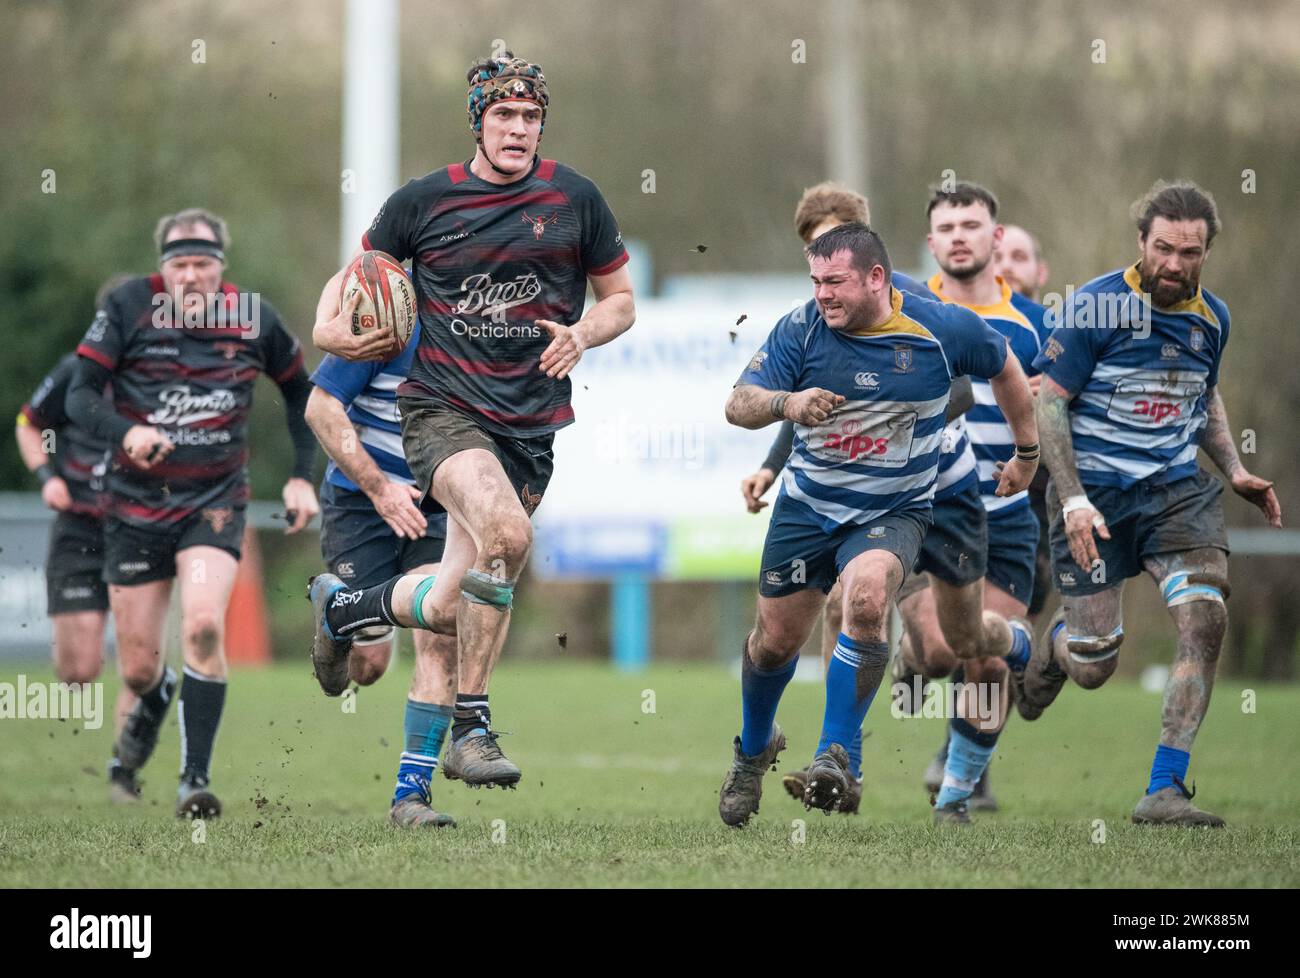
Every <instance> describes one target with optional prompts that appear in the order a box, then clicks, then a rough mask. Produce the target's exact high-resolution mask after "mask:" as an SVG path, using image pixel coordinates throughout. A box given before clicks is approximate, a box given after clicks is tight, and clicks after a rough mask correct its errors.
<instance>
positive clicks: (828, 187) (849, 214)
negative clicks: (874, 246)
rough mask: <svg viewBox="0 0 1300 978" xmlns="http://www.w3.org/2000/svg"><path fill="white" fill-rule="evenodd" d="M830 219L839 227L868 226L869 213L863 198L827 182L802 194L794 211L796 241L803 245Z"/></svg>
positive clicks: (841, 186) (836, 184)
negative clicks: (855, 224)
mask: <svg viewBox="0 0 1300 978" xmlns="http://www.w3.org/2000/svg"><path fill="white" fill-rule="evenodd" d="M830 219H834V220H837V221H839V222H840V223H841V224H848V223H850V222H851V221H857V222H859V223H861V224H870V223H871V211H870V209H869V208H868V207H867V198H866V197H863V196H862V194H860V193H858V192H857V191H854V190H850V189H849V188H848V187H845V186H844V185H842V184H838V183H833V182H831V181H827V182H825V183H819V184H817V185H816V186H815V187H809V188H808V189H807V190H805V191H804V192H803V196H802V197H800V198H799V204H798V206H797V207H795V209H794V229H795V231H796V233H798V235H799V237H800V239H801V240H802V241H803V242H804V243H805V244H807V243H808V242H809V241H810V240H811V238H812V233H813V229H814V228H815V227H817V225H819V224H821V223H822V222H824V221H827V220H830Z"/></svg>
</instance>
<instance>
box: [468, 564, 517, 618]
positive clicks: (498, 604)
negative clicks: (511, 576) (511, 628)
mask: <svg viewBox="0 0 1300 978" xmlns="http://www.w3.org/2000/svg"><path fill="white" fill-rule="evenodd" d="M460 593H461V596H462V597H464V598H465V600H466V601H472V602H474V603H475V604H486V605H490V606H491V607H494V608H496V609H497V610H499V611H509V610H510V606H511V604H512V603H513V602H514V598H515V582H514V581H511V580H507V579H506V578H504V577H495V576H493V575H492V574H485V573H484V572H483V571H481V570H474V569H473V568H471V569H470V570H467V571H466V572H465V576H464V577H462V578H461V579H460Z"/></svg>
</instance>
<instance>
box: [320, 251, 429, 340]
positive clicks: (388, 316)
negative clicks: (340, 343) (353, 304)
mask: <svg viewBox="0 0 1300 978" xmlns="http://www.w3.org/2000/svg"><path fill="white" fill-rule="evenodd" d="M357 292H360V293H361V301H360V302H358V303H357V308H356V309H355V310H354V311H353V313H352V332H353V334H354V335H356V336H360V335H362V334H363V333H369V332H372V331H374V330H376V329H385V328H387V327H388V326H390V325H391V326H392V327H393V345H392V348H391V349H390V350H389V352H388V358H389V359H391V358H392V357H395V356H397V355H398V354H399V353H401V352H402V351H403V350H404V349H406V344H407V343H408V342H410V339H411V334H412V333H414V332H415V324H416V321H417V315H416V311H415V286H414V285H413V284H412V282H411V279H410V276H408V275H407V274H406V269H404V268H402V265H401V262H399V261H398V260H397V259H396V258H394V257H393V256H392V255H387V254H384V252H382V251H363V252H362V253H361V254H359V255H357V257H356V258H355V259H354V260H353V262H352V264H350V265H349V266H348V268H347V271H346V272H344V273H343V288H342V292H341V293H340V295H339V301H340V302H341V303H344V304H346V303H347V302H348V300H350V299H351V298H352V296H353V295H354V294H356V293H357Z"/></svg>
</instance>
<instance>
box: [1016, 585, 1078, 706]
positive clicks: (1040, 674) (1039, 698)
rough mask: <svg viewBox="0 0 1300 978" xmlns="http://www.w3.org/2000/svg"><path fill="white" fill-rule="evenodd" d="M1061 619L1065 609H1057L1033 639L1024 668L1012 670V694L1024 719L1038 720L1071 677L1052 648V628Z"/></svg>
mask: <svg viewBox="0 0 1300 978" xmlns="http://www.w3.org/2000/svg"><path fill="white" fill-rule="evenodd" d="M1062 621H1065V610H1064V609H1057V612H1056V614H1055V615H1053V616H1052V621H1051V623H1050V624H1049V625H1048V626H1047V631H1046V632H1044V633H1043V636H1042V638H1041V639H1039V640H1038V641H1037V642H1035V643H1034V650H1033V652H1032V653H1030V656H1029V664H1028V665H1027V666H1025V669H1024V671H1023V672H1016V671H1015V670H1014V669H1013V670H1011V695H1012V698H1013V699H1014V700H1015V701H1016V711H1017V712H1018V713H1019V714H1020V716H1021V717H1022V718H1023V719H1025V720H1037V719H1038V718H1039V717H1040V716H1042V715H1043V711H1044V710H1045V709H1047V708H1048V707H1049V706H1051V705H1052V701H1053V700H1054V699H1056V696H1057V694H1058V693H1060V691H1061V689H1062V688H1063V687H1064V686H1065V681H1066V680H1067V679H1069V678H1070V677H1069V676H1068V675H1067V674H1066V672H1065V670H1064V669H1062V668H1061V667H1060V665H1059V664H1058V663H1057V661H1056V656H1055V654H1054V653H1053V651H1052V645H1053V642H1052V630H1053V629H1054V628H1056V624H1057V622H1062Z"/></svg>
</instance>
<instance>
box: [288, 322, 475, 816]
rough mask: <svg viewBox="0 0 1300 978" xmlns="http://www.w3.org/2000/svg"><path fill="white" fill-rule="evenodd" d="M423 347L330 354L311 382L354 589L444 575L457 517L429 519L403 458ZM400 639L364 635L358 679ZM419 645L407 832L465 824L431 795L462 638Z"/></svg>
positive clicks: (326, 544)
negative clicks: (411, 384)
mask: <svg viewBox="0 0 1300 978" xmlns="http://www.w3.org/2000/svg"><path fill="white" fill-rule="evenodd" d="M417 329H418V327H417ZM415 348H416V342H415V341H414V338H413V341H412V342H410V343H408V344H407V345H406V348H405V349H404V350H403V351H402V352H401V354H399V355H398V356H396V357H394V358H393V359H392V360H389V361H387V362H380V361H366V362H350V361H347V360H343V359H341V358H339V357H335V356H326V357H325V359H324V361H322V363H321V365H320V366H319V367H317V368H316V372H315V373H314V374H312V376H311V381H312V384H314V385H315V388H314V389H313V390H312V392H311V397H310V398H308V400H307V423H308V424H310V425H311V427H312V430H313V431H315V432H316V438H317V440H318V441H320V443H321V447H322V448H324V449H325V453H326V454H327V455H328V456H329V457H330V463H329V466H328V467H327V468H326V470H325V478H324V481H323V482H322V483H321V490H320V502H321V538H320V543H321V554H322V556H323V557H324V558H325V566H326V567H328V568H329V569H330V571H331V573H333V574H335V575H337V576H338V577H339V579H340V580H342V581H344V582H345V583H346V584H347V585H348V586H349V587H354V588H357V587H371V586H373V585H375V584H380V583H383V582H384V581H386V580H388V579H389V578H391V577H394V576H396V575H400V574H419V575H421V576H425V575H430V574H437V573H438V567H439V562H440V561H441V560H442V549H443V546H444V544H445V543H446V539H447V514H446V513H439V514H438V515H436V516H428V517H426V516H425V515H424V514H423V513H422V512H420V509H419V507H418V506H417V505H416V504H417V503H418V501H419V498H420V492H419V490H418V489H416V488H415V480H414V478H412V476H411V470H410V467H409V466H407V464H406V458H405V456H404V455H403V454H402V427H401V418H400V417H399V415H398V411H397V388H398V385H399V384H401V383H402V381H404V380H405V379H406V377H407V374H409V373H410V370H411V361H412V359H414V356H415ZM358 442H360V447H361V449H364V450H358V444H357V443H358ZM395 635H396V629H395V628H394V627H393V626H392V625H386V624H382V625H371V626H369V627H367V628H363V629H361V630H360V631H358V632H357V633H356V636H355V637H354V638H353V642H352V651H351V654H350V655H349V657H348V676H349V678H350V679H351V680H352V681H353V682H355V683H356V684H357V685H358V686H369V685H370V684H371V683H374V682H375V681H377V680H378V679H379V677H380V676H382V675H383V674H384V672H385V670H386V669H387V668H388V663H389V660H390V658H391V656H392V653H393V645H394V644H395V642H396V638H395ZM414 642H415V671H414V672H413V673H412V675H411V689H410V695H409V696H408V698H407V701H406V714H405V720H404V722H403V736H402V743H403V749H402V753H401V756H400V758H399V760H398V770H397V786H396V788H395V789H394V793H393V801H392V804H391V806H390V809H389V818H390V819H391V820H392V821H393V822H394V824H397V825H402V826H433V827H441V826H444V825H455V824H456V822H455V820H454V819H453V818H452V817H451V816H450V815H446V814H443V813H441V812H438V811H435V810H434V809H433V807H432V801H431V797H430V795H431V780H432V778H433V772H434V770H435V768H437V766H438V755H439V754H440V753H441V752H442V742H443V739H444V738H445V737H446V734H447V728H448V727H449V726H450V725H451V720H452V713H453V711H454V709H455V698H456V637H455V636H454V635H439V634H437V633H435V632H426V631H417V632H415V633H414Z"/></svg>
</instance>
